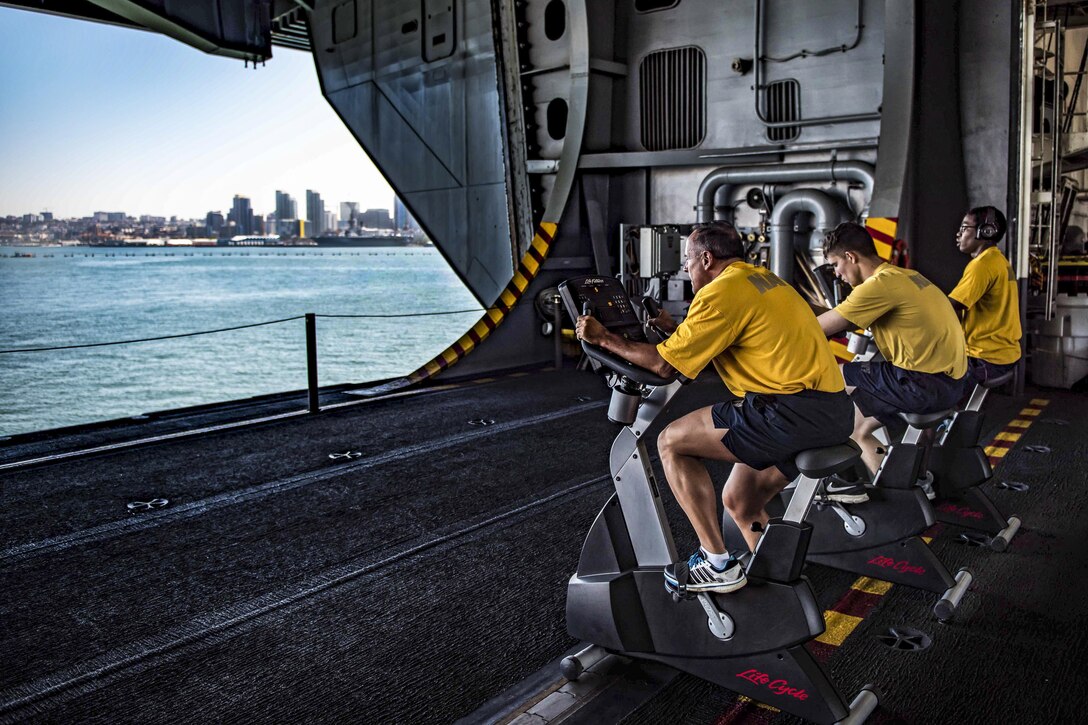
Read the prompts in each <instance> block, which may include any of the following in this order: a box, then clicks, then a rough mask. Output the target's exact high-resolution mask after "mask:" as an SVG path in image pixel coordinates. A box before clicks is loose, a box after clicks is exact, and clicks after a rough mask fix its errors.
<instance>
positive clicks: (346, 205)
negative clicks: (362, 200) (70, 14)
mask: <svg viewBox="0 0 1088 725" xmlns="http://www.w3.org/2000/svg"><path fill="white" fill-rule="evenodd" d="M358 219H359V202H357V201H342V202H340V221H342V222H344V223H345V225H347V226H349V227H350V226H351V225H352V222H358Z"/></svg>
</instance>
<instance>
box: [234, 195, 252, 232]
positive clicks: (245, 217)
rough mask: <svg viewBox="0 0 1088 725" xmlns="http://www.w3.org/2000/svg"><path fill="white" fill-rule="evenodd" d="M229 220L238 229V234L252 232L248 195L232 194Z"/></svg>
mask: <svg viewBox="0 0 1088 725" xmlns="http://www.w3.org/2000/svg"><path fill="white" fill-rule="evenodd" d="M230 220H231V221H233V222H234V223H235V225H236V227H237V229H238V234H252V233H253V207H252V206H250V203H249V197H248V196H241V195H239V194H235V195H234V203H233V204H232V205H231V211H230Z"/></svg>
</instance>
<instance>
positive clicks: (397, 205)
mask: <svg viewBox="0 0 1088 725" xmlns="http://www.w3.org/2000/svg"><path fill="white" fill-rule="evenodd" d="M393 228H394V229H398V230H401V231H404V230H409V229H419V224H417V223H416V220H415V218H413V217H412V215H411V214H409V213H408V207H406V206H405V205H404V202H403V201H401V200H400V197H394V198H393Z"/></svg>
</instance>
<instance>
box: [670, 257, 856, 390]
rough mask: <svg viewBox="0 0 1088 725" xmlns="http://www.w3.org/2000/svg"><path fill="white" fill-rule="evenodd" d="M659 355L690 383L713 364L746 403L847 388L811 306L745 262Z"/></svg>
mask: <svg viewBox="0 0 1088 725" xmlns="http://www.w3.org/2000/svg"><path fill="white" fill-rule="evenodd" d="M657 351H658V352H659V353H660V354H661V357H663V358H665V360H666V361H667V362H668V363H669V364H670V365H672V366H673V367H674V368H676V369H677V370H679V371H680V372H681V373H683V374H684V375H686V376H687V377H689V378H694V377H695V376H696V375H698V374H699V373H700V372H701V371H702V369H703V368H705V367H706V365H707V363H709V362H713V363H714V368H715V370H717V372H718V375H719V376H720V377H721V379H722V382H724V383H725V385H726V387H727V388H729V391H730V392H731V393H733V394H734V395H736V396H738V397H740V396H743V395H744V394H746V393H768V394H772V395H782V394H788V393H799V392H801V391H802V390H822V391H824V392H828V393H834V392H838V391H840V390H843V389H844V387H845V386H844V385H843V381H842V375H840V374H839V371H838V367H837V365H836V363H835V357H834V356H833V355H832V354H831V348H830V346H829V345H828V344H827V340H826V339H825V338H824V335H823V333H822V332H821V331H820V324H819V323H818V322H816V318H815V317H814V316H813V314H812V311H811V310H810V308H809V306H808V305H807V304H805V302H804V300H802V299H801V296H800V295H799V294H797V291H796V290H794V289H793V287H791V286H789V285H788V284H786V283H785V282H783V281H782V280H781V279H779V278H778V277H776V276H775V275H773V274H771V272H770V271H768V270H766V269H764V268H763V267H754V266H752V265H750V264H747V263H745V262H734V263H733V264H731V265H729V266H728V267H726V268H725V270H724V271H722V273H721V274H720V275H718V276H717V277H716V278H715V279H713V280H711V281H710V282H708V283H707V284H706V285H705V286H704V287H702V288H701V289H700V290H699V292H698V293H697V294H696V295H695V299H694V300H692V303H691V308H690V309H689V310H688V316H687V318H686V319H685V320H684V321H683V322H681V323H680V325H679V326H678V327H677V329H676V332H674V333H673V334H672V336H671V337H669V338H668V339H667V340H665V341H664V342H662V343H661V344H659V345H658V346H657Z"/></svg>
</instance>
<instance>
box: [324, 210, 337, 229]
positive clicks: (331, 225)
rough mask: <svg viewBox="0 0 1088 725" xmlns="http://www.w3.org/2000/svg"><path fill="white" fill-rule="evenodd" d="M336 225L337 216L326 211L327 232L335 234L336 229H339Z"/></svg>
mask: <svg viewBox="0 0 1088 725" xmlns="http://www.w3.org/2000/svg"><path fill="white" fill-rule="evenodd" d="M336 223H337V219H336V214H335V213H333V212H331V211H326V212H325V231H326V232H335V231H336V228H337V227H336Z"/></svg>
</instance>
